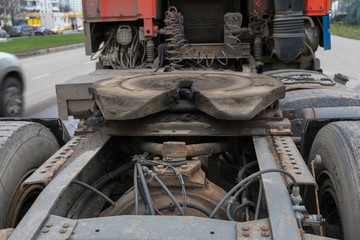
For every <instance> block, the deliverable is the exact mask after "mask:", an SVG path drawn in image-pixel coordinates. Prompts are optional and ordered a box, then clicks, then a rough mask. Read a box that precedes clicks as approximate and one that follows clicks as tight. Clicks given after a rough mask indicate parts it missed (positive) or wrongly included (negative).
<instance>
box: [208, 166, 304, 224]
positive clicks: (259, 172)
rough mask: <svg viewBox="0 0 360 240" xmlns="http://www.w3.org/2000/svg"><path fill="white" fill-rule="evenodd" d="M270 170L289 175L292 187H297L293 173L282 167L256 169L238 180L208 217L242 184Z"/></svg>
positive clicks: (213, 214)
mask: <svg viewBox="0 0 360 240" xmlns="http://www.w3.org/2000/svg"><path fill="white" fill-rule="evenodd" d="M270 172H279V173H283V174H286V175H287V176H289V178H290V179H291V180H292V182H293V184H294V187H296V188H297V187H298V183H297V182H296V180H295V178H294V176H293V175H291V174H290V173H289V172H287V171H285V170H282V169H278V168H274V169H266V170H262V171H258V172H256V173H253V174H251V175H250V176H248V177H246V178H245V179H243V180H242V181H240V182H239V183H238V184H236V185H235V186H234V187H233V188H232V189H231V190H230V191H229V192H228V193H227V194H226V195H225V196H224V197H223V198H222V199H221V200H220V202H219V203H218V205H216V207H215V209H214V210H213V211H212V213H211V214H210V218H213V217H214V216H215V214H216V213H217V212H218V211H219V209H220V208H221V206H222V205H223V204H224V203H225V201H226V200H227V199H228V198H229V197H230V196H231V195H232V194H233V193H235V192H236V191H237V190H238V189H239V188H241V187H242V186H243V185H245V184H246V183H247V182H248V181H249V180H251V179H253V178H255V177H258V176H260V175H262V174H265V173H270Z"/></svg>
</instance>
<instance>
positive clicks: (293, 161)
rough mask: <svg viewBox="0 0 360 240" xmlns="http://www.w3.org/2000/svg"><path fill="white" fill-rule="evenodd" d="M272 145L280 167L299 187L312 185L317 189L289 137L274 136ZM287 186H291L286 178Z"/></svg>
mask: <svg viewBox="0 0 360 240" xmlns="http://www.w3.org/2000/svg"><path fill="white" fill-rule="evenodd" d="M273 140H274V145H275V149H276V152H277V154H278V157H279V160H280V162H281V167H282V168H283V169H284V170H286V171H288V172H289V173H291V175H293V176H294V178H295V179H296V181H297V182H298V184H299V185H312V186H315V187H316V189H317V187H318V186H317V184H316V182H315V179H314V178H313V176H312V174H311V172H310V170H309V168H308V167H307V165H306V163H305V161H304V160H303V158H302V156H301V154H300V152H299V150H298V149H297V147H296V145H295V143H294V141H293V140H292V138H291V137H286V136H281V137H279V136H274V137H273ZM285 179H286V183H287V186H288V187H290V186H291V185H292V181H291V179H290V178H289V177H288V176H286V177H285Z"/></svg>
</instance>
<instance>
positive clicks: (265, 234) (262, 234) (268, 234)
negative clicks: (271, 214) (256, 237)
mask: <svg viewBox="0 0 360 240" xmlns="http://www.w3.org/2000/svg"><path fill="white" fill-rule="evenodd" d="M261 236H263V237H268V236H270V233H269V232H261Z"/></svg>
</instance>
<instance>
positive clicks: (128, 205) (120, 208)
mask: <svg viewBox="0 0 360 240" xmlns="http://www.w3.org/2000/svg"><path fill="white" fill-rule="evenodd" d="M201 172H202V171H201ZM202 173H203V172H202ZM201 177H202V182H203V184H202V186H199V185H200V184H198V185H197V187H194V184H193V183H190V184H189V185H187V182H185V187H186V198H187V203H192V204H196V205H198V206H201V207H202V208H204V209H206V210H207V211H208V212H211V211H212V210H213V209H214V208H215V206H216V205H217V204H218V203H219V201H220V200H221V199H222V198H223V197H224V196H225V194H226V192H225V191H224V190H223V189H222V188H220V187H218V186H217V185H215V184H214V183H212V182H210V181H207V180H206V182H205V181H204V180H205V174H203V175H202V176H199V178H201ZM177 182H179V180H177ZM166 184H167V183H166ZM168 188H169V190H170V191H171V193H172V194H173V195H174V197H175V198H176V200H177V201H178V202H183V196H182V193H181V187H180V186H179V187H168ZM149 190H150V195H151V198H152V200H153V202H154V204H155V206H156V207H157V208H161V207H162V206H166V205H168V204H170V203H171V202H172V201H171V200H170V198H168V197H167V196H164V191H163V189H162V188H160V187H154V186H151V187H150V186H149ZM134 205H135V202H134V191H133V190H132V191H129V192H128V193H126V194H124V195H123V196H122V197H121V198H120V199H119V200H118V201H116V203H115V206H114V207H110V208H108V209H106V210H104V211H103V212H102V213H101V214H100V217H108V216H118V215H133V214H134ZM144 211H145V206H144V203H143V201H142V200H141V199H140V197H139V213H140V214H143V212H144ZM161 212H162V214H164V215H165V216H169V215H171V216H177V215H178V214H179V212H178V210H177V209H174V210H173V211H172V210H171V209H168V210H163V211H161ZM186 215H187V216H199V217H207V216H206V215H205V214H203V213H202V212H200V211H198V210H196V209H193V208H190V207H187V209H186ZM215 218H216V219H224V220H225V219H227V216H226V209H225V206H223V207H222V208H221V209H220V210H219V212H218V213H217V214H216V215H215Z"/></svg>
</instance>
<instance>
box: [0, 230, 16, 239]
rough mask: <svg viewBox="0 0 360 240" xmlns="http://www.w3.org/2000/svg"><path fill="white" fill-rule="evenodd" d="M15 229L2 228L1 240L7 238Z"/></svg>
mask: <svg viewBox="0 0 360 240" xmlns="http://www.w3.org/2000/svg"><path fill="white" fill-rule="evenodd" d="M13 231H14V229H13V228H5V229H0V240H7V239H8V237H9V236H10V234H11V233H12V232H13Z"/></svg>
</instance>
